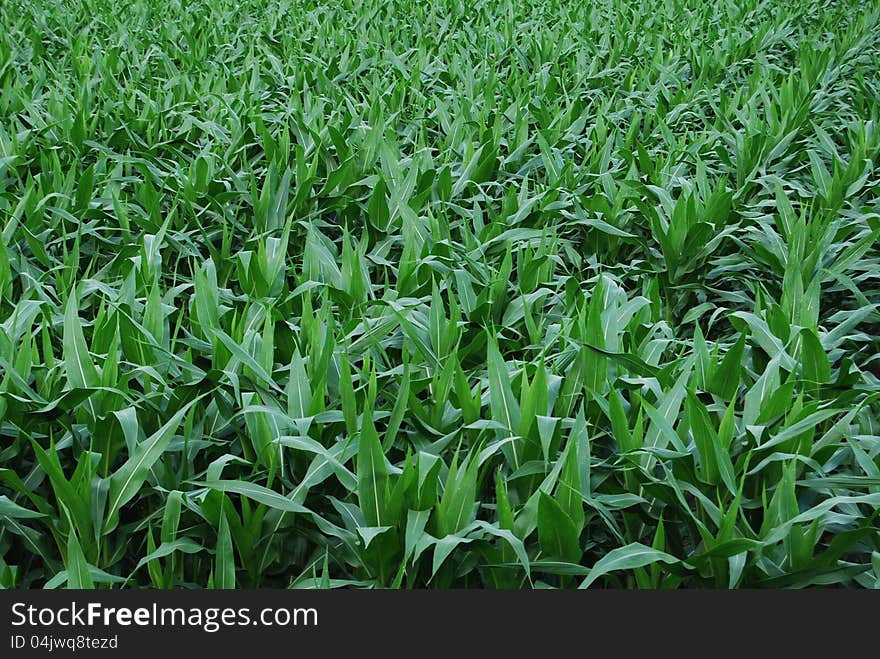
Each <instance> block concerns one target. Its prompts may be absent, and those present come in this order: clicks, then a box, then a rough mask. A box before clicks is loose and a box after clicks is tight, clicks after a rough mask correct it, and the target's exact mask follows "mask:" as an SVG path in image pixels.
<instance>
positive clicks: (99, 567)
mask: <svg viewBox="0 0 880 659" xmlns="http://www.w3.org/2000/svg"><path fill="white" fill-rule="evenodd" d="M0 28H2V29H0V117H2V118H3V120H2V121H0V326H2V331H0V586H2V587H19V588H41V587H49V588H56V587H64V586H67V587H71V588H83V587H85V588H88V587H97V588H110V587H155V588H197V587H214V588H260V587H295V588H330V587H332V588H335V587H345V586H352V587H393V588H424V587H438V588H448V587H463V588H467V587H490V588H523V587H564V588H576V587H579V586H580V587H588V586H589V587H633V588H679V587H687V588H699V587H712V588H738V587H791V588H799V587H805V586H814V585H837V586H843V587H866V588H877V587H878V585H880V522H878V517H880V515H878V511H880V356H878V355H880V341H878V338H877V337H878V333H880V245H878V237H880V201H878V191H880V178H878V175H877V171H876V170H875V169H874V163H875V162H878V158H880V130H878V119H880V111H878V110H880V108H878V99H880V77H878V73H880V29H878V11H877V7H876V6H873V5H871V3H868V4H867V5H865V4H864V3H855V2H846V1H844V0H832V1H829V2H823V3H815V2H808V1H807V0H795V1H794V2H781V1H775V0H743V1H738V2H734V1H733V0H724V1H721V2H709V3H707V2H703V1H699V2H698V1H696V0H693V1H690V0H683V1H680V2H665V3H664V2H660V3H657V2H648V1H647V0H599V1H598V2H588V3H584V2H574V1H568V0H565V1H546V2H531V1H526V2H515V1H513V0H500V1H496V2H488V1H482V0H478V1H477V2H462V1H460V0H440V1H439V2H424V1H421V0H394V1H392V2H386V1H385V0H381V1H380V0H366V1H365V2H351V1H350V0H327V1H321V2H318V1H316V0H293V1H292V2H288V1H284V2H281V1H280V0H243V1H239V2H229V1H227V0H198V1H193V2H182V1H177V0H174V1H168V2H155V1H154V0H134V1H133V2H127V3H119V2H111V1H110V0H88V1H86V0H40V1H38V2H21V1H15V0H11V1H6V2H3V3H0Z"/></svg>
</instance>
